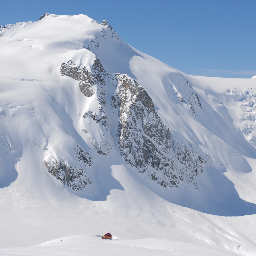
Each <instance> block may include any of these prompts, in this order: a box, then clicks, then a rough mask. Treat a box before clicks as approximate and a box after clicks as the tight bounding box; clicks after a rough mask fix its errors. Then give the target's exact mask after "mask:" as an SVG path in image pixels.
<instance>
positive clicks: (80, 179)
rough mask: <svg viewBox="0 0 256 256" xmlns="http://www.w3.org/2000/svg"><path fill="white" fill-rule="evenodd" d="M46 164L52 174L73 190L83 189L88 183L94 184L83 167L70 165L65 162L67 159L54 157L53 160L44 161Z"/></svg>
mask: <svg viewBox="0 0 256 256" xmlns="http://www.w3.org/2000/svg"><path fill="white" fill-rule="evenodd" d="M44 165H45V168H46V170H47V171H48V172H49V173H50V174H51V175H53V176H54V177H55V178H56V179H58V180H59V181H60V182H61V183H62V184H64V185H67V186H68V187H70V188H72V189H73V190H82V189H83V188H84V187H85V186H86V185H89V184H92V181H91V180H90V179H89V177H88V176H87V175H86V173H85V171H84V170H83V169H78V168H76V167H75V166H70V165H68V164H66V163H65V160H57V159H55V158H54V157H52V160H51V162H47V161H44Z"/></svg>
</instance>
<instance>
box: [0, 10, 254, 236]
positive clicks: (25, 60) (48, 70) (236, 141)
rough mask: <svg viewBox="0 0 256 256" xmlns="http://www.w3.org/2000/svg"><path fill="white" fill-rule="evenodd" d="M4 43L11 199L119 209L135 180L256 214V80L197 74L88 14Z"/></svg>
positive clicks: (25, 27) (18, 28) (1, 111)
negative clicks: (135, 44) (73, 202)
mask: <svg viewBox="0 0 256 256" xmlns="http://www.w3.org/2000/svg"><path fill="white" fill-rule="evenodd" d="M0 45H1V47H0V65H1V69H0V99H1V101H0V102H1V104H0V142H1V143H0V159H1V161H0V162H1V164H0V166H1V167H0V187H1V188H2V190H1V191H2V193H3V194H5V195H6V193H7V191H8V193H16V192H15V191H19V193H21V194H22V195H24V197H28V198H32V199H31V200H32V201H33V200H36V201H37V202H40V200H43V201H49V200H50V201H51V200H53V199H51V198H52V197H54V198H55V197H57V198H58V197H59V198H61V200H63V198H62V196H64V195H65V197H67V198H69V197H71V198H73V197H74V198H76V200H84V199H83V198H85V199H89V200H92V201H106V202H108V200H109V198H110V197H111V194H112V193H116V192H113V191H120V193H122V191H128V190H127V188H126V187H125V185H124V184H128V183H129V180H130V181H133V180H136V184H140V185H137V186H141V187H143V188H145V189H146V190H147V191H150V193H152V194H154V195H157V196H159V197H160V198H161V200H163V201H165V200H166V201H168V202H170V203H174V204H177V205H180V206H183V207H188V208H191V209H194V210H197V211H200V212H203V213H208V214H212V215H222V216H242V215H249V214H256V205H255V203H256V196H255V191H256V190H255V184H256V180H255V178H254V177H255V176H254V172H253V168H254V163H255V159H256V124H255V108H256V105H255V104H256V81H255V79H224V78H207V77H193V76H189V75H186V74H184V73H182V72H180V71H178V70H176V69H174V68H172V67H170V66H167V65H165V64H164V63H162V62H160V61H158V60H156V59H154V58H153V57H150V56H148V55H146V54H144V53H141V52H139V51H138V50H136V49H134V48H133V47H131V46H130V45H128V44H127V43H125V42H124V41H123V40H122V39H121V38H120V37H119V36H118V35H117V33H116V32H115V31H114V30H113V28H112V27H111V26H110V25H109V24H108V22H107V21H103V22H102V23H98V22H96V21H94V20H92V19H90V18H89V17H87V16H85V15H77V16H57V15H52V14H45V15H43V16H42V17H41V18H40V19H39V21H37V22H26V23H17V24H15V25H6V26H1V27H0ZM124 170H125V171H124ZM122 173H123V174H122ZM124 173H126V174H124ZM120 175H121V176H122V175H126V176H125V177H126V178H125V181H124V180H123V179H124V178H122V177H124V176H122V177H121V176H120ZM128 177H130V178H128ZM127 179H128V180H127ZM122 181H123V182H122ZM127 182H128V183H127ZM133 182H134V181H133ZM129 184H130V183H129ZM131 184H132V183H131ZM129 193H130V192H129ZM131 193H135V194H136V190H134V191H133V192H131ZM61 194H62V195H61ZM120 195H121V194H120ZM77 196H78V197H80V198H82V199H78V197H77ZM12 198H14V197H13V196H12ZM38 198H41V199H40V200H39V199H38ZM29 200H30V199H29ZM54 200H55V199H54ZM56 200H58V199H56ZM113 200H114V199H113ZM114 201H115V200H114ZM121 201H122V200H121ZM166 201H165V202H166ZM15 202H16V201H15ZM118 202H119V201H118V200H117V201H116V204H117V205H119V203H120V202H119V203H118ZM134 203H135V204H136V202H134ZM39 204H40V203H39ZM120 206H121V205H120ZM106 232H107V231H106Z"/></svg>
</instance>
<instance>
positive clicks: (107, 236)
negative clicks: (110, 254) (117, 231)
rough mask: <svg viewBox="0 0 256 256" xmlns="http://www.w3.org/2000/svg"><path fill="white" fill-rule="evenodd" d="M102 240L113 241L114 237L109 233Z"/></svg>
mask: <svg viewBox="0 0 256 256" xmlns="http://www.w3.org/2000/svg"><path fill="white" fill-rule="evenodd" d="M102 239H112V235H111V234H110V233H107V234H105V235H104V236H102Z"/></svg>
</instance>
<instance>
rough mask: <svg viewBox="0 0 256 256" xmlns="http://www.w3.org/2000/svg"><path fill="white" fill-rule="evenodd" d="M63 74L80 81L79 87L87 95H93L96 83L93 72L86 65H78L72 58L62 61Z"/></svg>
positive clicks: (61, 70) (61, 69) (61, 71)
mask: <svg viewBox="0 0 256 256" xmlns="http://www.w3.org/2000/svg"><path fill="white" fill-rule="evenodd" d="M60 73H61V75H62V76H69V77H71V78H73V79H75V80H77V81H79V88H80V90H81V92H82V93H83V94H84V96H86V97H91V96H92V95H93V94H94V92H93V90H92V86H93V84H94V79H93V74H92V73H91V72H89V71H88V70H87V69H86V68H85V67H77V66H76V65H75V63H74V62H73V61H72V60H69V61H68V62H67V63H62V64H61V67H60Z"/></svg>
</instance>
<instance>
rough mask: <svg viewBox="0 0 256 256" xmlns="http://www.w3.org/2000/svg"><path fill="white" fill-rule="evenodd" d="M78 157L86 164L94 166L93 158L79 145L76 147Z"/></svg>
mask: <svg viewBox="0 0 256 256" xmlns="http://www.w3.org/2000/svg"><path fill="white" fill-rule="evenodd" d="M75 156H76V158H77V159H78V160H79V161H81V162H83V163H84V165H85V166H87V165H89V166H92V158H91V157H90V155H89V154H88V153H87V152H84V151H83V150H82V149H81V148H80V147H79V146H78V147H77V148H76V149H75Z"/></svg>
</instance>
